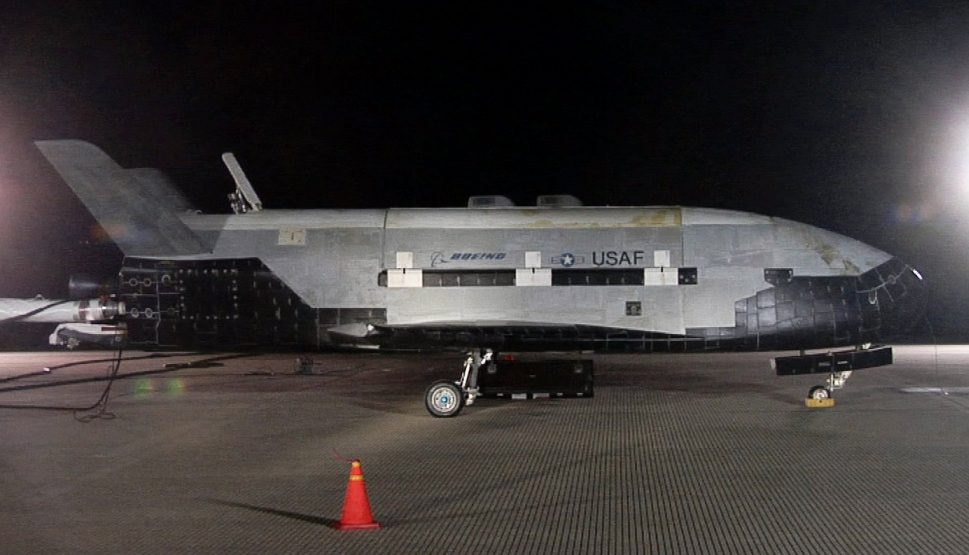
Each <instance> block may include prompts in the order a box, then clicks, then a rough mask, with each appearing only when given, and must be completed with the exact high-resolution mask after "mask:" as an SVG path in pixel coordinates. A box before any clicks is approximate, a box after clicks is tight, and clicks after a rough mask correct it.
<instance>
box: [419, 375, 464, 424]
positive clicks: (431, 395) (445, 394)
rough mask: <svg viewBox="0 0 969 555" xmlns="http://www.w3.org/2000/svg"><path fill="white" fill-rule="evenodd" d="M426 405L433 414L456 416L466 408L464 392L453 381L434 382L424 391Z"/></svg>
mask: <svg viewBox="0 0 969 555" xmlns="http://www.w3.org/2000/svg"><path fill="white" fill-rule="evenodd" d="M424 406H425V407H427V412H429V413H431V416H436V417H438V418H447V417H450V416H455V415H457V414H458V413H459V412H461V409H462V408H464V392H463V391H461V388H460V387H458V385H457V384H456V383H454V382H452V381H448V380H441V381H437V382H434V383H432V384H431V385H430V386H429V387H428V388H427V391H426V392H424Z"/></svg>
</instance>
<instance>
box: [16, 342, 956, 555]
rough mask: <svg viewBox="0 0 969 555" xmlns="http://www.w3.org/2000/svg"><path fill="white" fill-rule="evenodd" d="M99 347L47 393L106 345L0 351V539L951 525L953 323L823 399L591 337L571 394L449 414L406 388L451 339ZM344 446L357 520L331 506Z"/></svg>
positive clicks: (795, 385)
mask: <svg viewBox="0 0 969 555" xmlns="http://www.w3.org/2000/svg"><path fill="white" fill-rule="evenodd" d="M785 354H790V353H785ZM124 356H125V357H126V360H125V361H124V362H123V363H122V365H121V367H120V371H119V373H120V376H121V379H119V380H117V381H116V382H115V383H114V384H113V386H112V389H111V392H110V393H111V394H110V398H109V402H108V404H107V408H106V412H105V413H103V414H99V413H98V411H96V410H92V411H80V412H74V411H72V410H70V409H76V408H86V407H90V406H91V405H92V404H94V403H95V402H96V401H97V400H98V398H99V396H100V395H101V394H102V391H103V390H104V388H105V386H106V384H107V382H106V381H104V380H103V379H102V378H104V377H106V376H107V375H108V373H109V371H110V363H109V359H110V357H111V354H110V353H104V352H99V353H93V352H88V353H80V354H74V353H16V354H12V353H8V354H0V380H3V381H0V390H2V393H0V404H2V405H3V407H4V408H0V445H2V451H0V491H2V495H0V530H2V540H0V553H71V554H76V553H97V554H103V553H164V554H172V553H259V554H263V553H300V554H305V553H326V554H338V553H361V554H364V553H366V554H373V553H422V554H423V553H431V552H437V553H534V554H538V553H549V554H553V553H554V554H561V553H577V554H578V553H583V554H584V553H744V554H747V553H772V554H773V553H804V554H808V553H811V554H814V553H821V552H823V553H851V554H864V553H871V554H886V553H965V552H966V549H967V547H966V546H969V480H967V476H969V347H966V346H941V347H938V348H935V347H896V350H895V359H896V364H895V365H893V366H891V367H888V368H883V369H872V370H863V371H859V372H856V373H855V374H854V375H853V376H852V377H851V379H850V380H849V382H848V385H847V388H846V389H844V390H842V391H839V392H837V394H836V399H837V405H836V406H835V407H833V408H830V409H808V408H806V407H805V406H804V397H805V394H806V392H807V390H808V388H809V387H810V386H812V385H815V384H817V383H820V381H821V379H820V377H817V376H814V377H812V376H801V377H794V378H777V377H775V376H774V375H773V374H772V372H771V370H770V367H769V363H768V361H769V358H770V356H771V355H770V354H769V353H768V354H727V355H722V354H721V355H668V356H667V355H654V356H602V357H595V362H596V382H595V387H596V389H595V396H594V397H593V398H587V399H543V400H527V401H511V400H499V399H484V400H481V401H479V402H478V403H476V404H475V405H474V406H471V407H468V408H466V409H465V410H464V412H462V413H461V415H459V416H458V417H457V418H452V419H436V418H432V417H430V416H429V415H428V414H427V413H426V411H425V409H424V407H423V403H422V393H423V390H424V388H425V387H426V386H427V385H428V384H429V383H430V382H431V381H433V380H436V379H440V378H456V377H457V375H458V371H459V369H460V363H461V358H460V356H454V355H432V356H421V355H407V356H396V355H395V356H391V355H377V354H362V355H344V354H324V355H321V354H314V355H312V356H313V357H314V359H315V361H316V365H315V369H316V370H317V371H319V372H320V373H319V374H316V375H299V374H297V373H296V370H297V365H296V357H297V355H296V354H291V355H290V354H287V355H261V356H239V357H230V358H216V357H217V355H178V356H167V357H151V356H148V355H145V354H144V353H124ZM77 362H87V364H81V365H71V364H73V363H77ZM191 362H194V363H196V364H195V366H189V367H186V366H184V364H185V363H191ZM65 365H66V366H65ZM180 365H181V366H180ZM45 367H46V368H50V371H49V372H47V371H44V370H43V369H44V368H45ZM11 378H13V379H11ZM53 384H56V385H54V386H53V387H35V386H39V385H53ZM24 406H32V407H45V408H11V407H24ZM97 416H100V418H98V417H97ZM338 454H339V455H338ZM341 457H342V458H341ZM348 458H358V459H360V460H361V461H362V462H363V471H364V475H365V479H366V486H367V490H368V493H369V501H370V505H371V508H372V510H373V513H374V516H375V517H376V519H377V521H378V522H379V523H380V524H381V525H382V528H381V529H380V530H377V531H354V532H341V531H337V530H334V529H333V528H332V527H331V526H330V525H331V524H332V523H333V522H334V521H336V520H338V519H339V518H340V514H341V510H342V507H343V502H344V494H345V492H346V488H347V480H348V475H349V470H350V465H349V463H348V462H347V461H346V460H345V459H348Z"/></svg>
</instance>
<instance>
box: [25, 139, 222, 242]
mask: <svg viewBox="0 0 969 555" xmlns="http://www.w3.org/2000/svg"><path fill="white" fill-rule="evenodd" d="M35 144H36V145H37V148H39V149H40V151H41V152H42V153H43V154H44V156H45V157H46V158H47V160H48V161H49V162H50V163H51V165H53V166H54V169H56V170H57V173H59V174H60V175H61V177H62V178H63V179H64V181H65V182H67V184H68V185H69V186H70V187H71V189H73V190H74V193H75V194H76V195H77V196H78V198H80V199H81V202H83V203H84V206H86V207H87V209H88V210H89V211H90V212H91V214H92V215H93V216H94V218H95V219H96V220H97V221H98V223H99V224H101V227H103V228H104V230H105V231H106V232H107V234H108V235H109V236H110V237H111V239H112V240H113V241H114V242H115V243H116V244H117V245H118V247H119V248H120V249H121V251H122V252H123V253H124V254H125V256H178V255H191V254H200V253H204V252H208V250H209V249H207V248H206V247H205V246H204V245H203V243H202V242H201V241H200V240H199V238H198V236H197V235H195V233H193V232H192V230H191V229H189V228H188V226H186V225H185V224H184V223H182V221H181V220H179V219H178V217H177V216H176V215H175V214H174V213H173V212H172V210H171V208H172V207H173V206H172V205H171V204H169V203H166V204H168V206H166V205H165V204H162V201H161V199H160V198H159V197H158V195H156V194H152V193H150V192H149V191H147V190H146V184H150V183H151V180H150V179H149V180H144V179H139V175H138V174H137V173H132V172H131V171H129V170H125V169H124V168H122V167H121V166H119V165H118V164H117V163H116V162H115V161H114V160H112V159H111V157H110V156H108V155H107V154H105V153H104V152H103V151H102V150H101V149H99V148H98V147H96V146H94V145H92V144H91V143H88V142H85V141H74V140H64V141H37V142H36V143H35Z"/></svg>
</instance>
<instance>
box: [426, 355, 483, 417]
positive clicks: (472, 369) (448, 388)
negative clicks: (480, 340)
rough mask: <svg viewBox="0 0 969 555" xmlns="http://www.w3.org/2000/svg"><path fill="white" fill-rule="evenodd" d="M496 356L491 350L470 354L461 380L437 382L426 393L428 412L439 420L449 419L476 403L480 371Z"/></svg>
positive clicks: (465, 362)
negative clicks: (466, 406)
mask: <svg viewBox="0 0 969 555" xmlns="http://www.w3.org/2000/svg"><path fill="white" fill-rule="evenodd" d="M494 356H495V353H494V352H493V351H492V350H491V349H482V350H481V351H477V350H475V351H471V352H469V353H468V358H467V359H465V361H464V370H463V371H462V372H461V379H460V380H458V381H456V382H453V381H450V380H440V381H436V382H434V383H432V384H431V385H430V387H428V388H427V390H426V391H425V392H424V406H425V407H427V412H429V413H431V416H435V417H438V418H449V417H451V416H457V414H458V413H459V412H461V409H462V408H464V406H465V405H470V404H472V403H474V400H475V398H476V397H477V396H478V370H479V369H480V368H481V367H482V366H484V365H486V364H489V363H490V362H491V361H492V360H494Z"/></svg>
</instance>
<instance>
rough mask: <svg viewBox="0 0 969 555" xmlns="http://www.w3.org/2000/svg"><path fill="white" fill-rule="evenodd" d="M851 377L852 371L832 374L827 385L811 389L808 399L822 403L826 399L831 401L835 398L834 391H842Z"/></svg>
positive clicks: (829, 375)
mask: <svg viewBox="0 0 969 555" xmlns="http://www.w3.org/2000/svg"><path fill="white" fill-rule="evenodd" d="M850 377H851V370H842V371H838V372H831V373H830V374H828V380H827V383H825V385H816V386H814V387H812V388H811V390H810V391H809V392H808V396H807V398H808V399H814V400H815V401H821V400H824V399H830V398H832V397H833V396H834V391H835V390H837V389H841V388H843V387H844V386H845V382H847V381H848V378H850Z"/></svg>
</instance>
